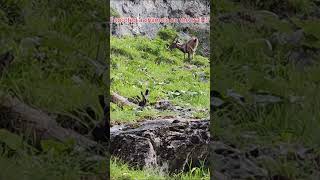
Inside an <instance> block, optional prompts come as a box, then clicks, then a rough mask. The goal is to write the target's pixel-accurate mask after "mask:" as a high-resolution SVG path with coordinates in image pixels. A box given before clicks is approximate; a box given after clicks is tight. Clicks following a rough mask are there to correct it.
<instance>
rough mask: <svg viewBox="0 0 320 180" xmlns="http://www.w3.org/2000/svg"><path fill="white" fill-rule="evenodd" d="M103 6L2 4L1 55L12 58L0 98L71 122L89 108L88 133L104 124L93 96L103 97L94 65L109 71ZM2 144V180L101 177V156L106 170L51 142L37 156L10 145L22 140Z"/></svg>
mask: <svg viewBox="0 0 320 180" xmlns="http://www.w3.org/2000/svg"><path fill="white" fill-rule="evenodd" d="M105 5H106V4H105V2H103V1H96V0H93V1H87V0H76V1H70V0H67V1H62V0H61V1H60V0H59V1H54V2H53V1H49V0H44V1H38V0H32V1H22V0H5V1H1V2H0V19H1V20H0V53H1V54H2V53H4V52H7V51H11V52H12V53H13V55H14V57H15V58H14V61H13V63H12V64H11V65H10V66H9V68H8V69H7V71H6V72H5V73H4V74H3V76H1V77H0V92H1V93H10V94H12V95H15V96H17V97H18V98H19V99H20V100H21V101H23V102H24V103H26V104H28V105H30V106H32V107H35V108H38V109H40V110H43V111H45V112H48V113H53V114H55V113H57V114H69V115H70V114H73V115H74V113H72V112H73V111H78V110H83V109H84V108H85V107H91V108H92V109H93V110H94V111H95V112H96V114H97V117H96V118H94V119H92V121H90V122H85V121H83V122H82V123H85V124H86V127H88V130H91V129H90V128H93V127H94V124H96V123H98V122H100V121H101V120H102V115H103V112H102V108H101V107H100V105H99V102H98V95H100V94H103V92H105V90H106V85H105V84H104V83H102V80H101V78H100V77H99V75H98V74H97V68H96V66H94V64H93V62H96V63H101V64H105V63H106V57H107V56H106V53H105V51H106V48H107V47H106V45H105V42H104V40H105V39H106V37H105V30H104V27H103V24H104V23H105V21H106V19H107V18H106V17H107V14H106V11H107V9H106V6H105ZM38 38H39V39H40V40H38ZM76 116H77V115H76ZM1 118H3V117H1ZM79 118H80V119H81V117H78V119H79ZM70 121H72V120H70ZM72 123H73V122H72ZM1 132H2V131H1ZM2 133H3V132H2ZM2 135H3V134H2ZM9 137H13V136H11V135H10V136H9ZM18 137H19V136H18ZM7 138H8V136H7V135H6V136H1V137H0V142H1V144H2V145H3V146H1V152H6V153H2V154H1V156H0V168H2V169H3V170H5V171H2V172H6V173H0V179H80V177H81V176H86V175H88V176H92V177H94V176H97V174H100V175H101V174H103V173H105V171H106V167H107V166H106V164H105V163H106V162H107V161H106V157H107V156H106V155H105V156H102V158H105V161H104V162H102V163H101V162H100V161H95V162H93V161H89V160H88V159H89V158H91V156H92V154H89V153H88V154H86V153H84V152H81V153H80V152H78V151H76V150H75V149H74V147H69V145H68V144H60V145H58V144H59V143H58V142H51V143H49V145H48V143H47V147H51V146H52V148H50V149H51V150H50V151H37V150H35V149H33V148H31V147H29V146H28V147H25V146H16V145H14V144H19V143H21V142H20V141H21V140H19V138H11V139H10V141H8V139H7ZM41 143H45V142H41ZM50 144H51V145H50ZM30 149H31V150H30ZM7 152H8V153H7ZM101 177H103V176H101ZM101 177H100V178H101Z"/></svg>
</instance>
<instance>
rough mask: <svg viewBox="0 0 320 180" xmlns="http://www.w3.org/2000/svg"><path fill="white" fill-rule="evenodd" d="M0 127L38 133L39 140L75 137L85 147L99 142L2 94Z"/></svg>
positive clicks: (62, 139)
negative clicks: (64, 126)
mask: <svg viewBox="0 0 320 180" xmlns="http://www.w3.org/2000/svg"><path fill="white" fill-rule="evenodd" d="M0 116H1V117H0V119H1V123H0V127H2V128H7V129H10V130H11V131H14V132H19V133H23V134H26V135H28V134H29V135H34V133H35V135H36V137H37V139H38V140H40V139H41V140H43V139H56V140H58V141H61V142H65V141H67V140H68V139H70V138H71V139H74V140H75V141H76V143H77V145H79V146H81V147H85V148H90V147H94V146H96V145H97V143H96V142H95V141H93V140H90V139H88V138H86V137H84V136H82V135H80V134H78V133H77V132H75V131H73V130H68V129H65V128H62V127H60V126H59V125H58V124H57V122H56V121H55V119H53V118H52V117H50V116H49V115H47V114H46V113H44V112H42V111H40V110H37V109H35V108H32V107H30V106H28V105H26V104H24V103H23V102H21V101H20V100H19V99H17V98H15V97H11V96H9V95H3V96H0Z"/></svg>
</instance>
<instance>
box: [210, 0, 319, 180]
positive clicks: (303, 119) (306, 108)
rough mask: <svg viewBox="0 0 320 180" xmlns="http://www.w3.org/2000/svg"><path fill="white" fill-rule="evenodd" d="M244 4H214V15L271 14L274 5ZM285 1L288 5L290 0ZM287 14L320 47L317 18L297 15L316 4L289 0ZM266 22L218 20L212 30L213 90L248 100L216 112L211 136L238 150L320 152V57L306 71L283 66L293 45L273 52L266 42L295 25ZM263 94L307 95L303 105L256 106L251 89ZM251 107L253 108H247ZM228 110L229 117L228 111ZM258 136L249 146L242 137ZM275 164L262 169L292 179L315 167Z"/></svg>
mask: <svg viewBox="0 0 320 180" xmlns="http://www.w3.org/2000/svg"><path fill="white" fill-rule="evenodd" d="M245 2H247V3H248V4H251V5H248V4H245V3H233V2H231V1H228V0H223V1H213V3H214V4H215V6H214V10H215V11H216V12H215V13H217V12H219V13H229V12H235V11H239V10H240V11H243V10H248V9H249V12H251V13H252V12H253V11H250V9H255V8H256V9H267V10H269V9H270V10H272V8H271V7H272V4H274V3H276V2H275V1H268V2H265V3H264V2H258V1H254V0H247V1H245ZM286 2H287V1H286ZM288 2H289V5H287V6H286V7H288V8H289V9H288V10H290V9H291V10H292V11H293V12H291V15H290V16H291V17H290V18H291V19H292V20H293V21H294V22H295V23H296V24H297V26H298V27H299V28H302V29H303V30H304V31H305V33H306V35H307V36H309V37H310V36H313V37H314V39H313V40H312V41H309V39H308V38H307V39H306V40H304V41H303V43H304V45H305V46H307V47H311V48H312V47H316V48H319V47H320V46H319V41H320V37H319V34H320V29H319V28H316V27H319V25H320V22H319V20H299V19H297V18H296V17H298V16H299V15H302V14H306V15H308V14H309V11H310V9H311V8H312V6H311V5H312V3H311V2H312V1H299V0H297V1H288ZM265 18H266V20H265V21H264V22H263V23H262V24H254V23H253V24H251V23H247V24H236V23H223V22H217V21H215V24H214V27H213V29H212V30H213V31H212V33H213V36H214V37H215V38H214V44H215V46H213V47H214V48H213V49H212V52H211V53H212V54H214V56H215V61H213V67H214V68H213V77H212V80H214V81H215V82H213V89H215V90H217V91H219V92H221V93H222V94H223V95H224V96H225V95H226V91H227V89H233V90H235V91H237V92H239V93H240V94H242V95H244V96H245V97H246V98H247V99H248V100H249V102H247V104H246V107H245V108H244V109H243V108H241V107H240V106H235V107H233V108H231V109H230V108H229V109H228V111H226V109H221V110H218V111H216V112H215V113H214V114H213V119H214V120H215V121H214V123H212V125H213V127H212V128H213V131H212V132H213V133H214V135H215V136H217V137H218V138H220V139H224V140H226V141H229V142H231V143H233V144H236V145H237V146H238V147H248V146H250V144H256V145H259V144H260V145H263V146H266V145H271V146H272V145H275V144H279V143H289V144H295V143H298V144H303V145H305V146H307V147H315V148H316V149H317V150H319V147H320V144H319V128H320V113H319V108H320V94H319V88H320V86H319V80H320V76H319V75H320V66H319V65H318V62H319V60H320V57H319V56H317V57H315V59H314V60H315V61H316V63H315V64H313V65H312V66H310V67H307V68H306V69H305V70H304V71H301V70H299V69H298V68H296V67H294V66H291V65H290V64H287V65H285V63H284V62H285V61H286V58H287V57H286V55H287V53H288V52H289V50H294V48H295V47H294V46H290V45H278V46H275V47H274V49H273V52H271V53H270V51H268V48H267V47H266V45H265V43H264V42H263V40H261V39H263V38H268V37H270V36H271V34H272V33H274V32H280V33H292V32H293V31H294V27H293V26H292V25H290V24H289V23H287V22H285V21H280V20H277V19H275V18H273V17H272V16H269V17H268V15H266V17H265ZM258 90H262V91H265V92H268V93H271V94H275V95H278V96H282V97H284V98H285V99H290V97H291V96H297V97H304V100H303V101H302V102H301V103H290V102H288V101H286V102H283V103H281V104H279V105H274V106H272V105H271V106H268V108H252V106H251V102H250V91H258ZM249 107H250V108H249ZM226 112H228V113H226ZM248 131H250V132H256V133H257V136H256V137H255V138H254V139H253V140H252V141H250V142H248V141H245V142H244V141H242V140H241V138H238V137H239V136H240V135H241V134H244V133H245V132H248ZM277 160H278V161H279V162H278V163H277V164H274V165H266V164H265V165H264V166H266V167H268V166H269V167H268V169H269V170H270V174H276V173H280V174H283V175H284V176H287V177H290V178H293V179H295V178H305V176H304V173H305V172H302V171H301V169H302V168H301V167H304V168H306V169H311V168H313V167H314V166H313V165H312V164H308V163H305V164H303V165H297V164H296V163H294V162H292V161H291V162H290V160H289V161H288V160H286V159H280V158H279V159H277Z"/></svg>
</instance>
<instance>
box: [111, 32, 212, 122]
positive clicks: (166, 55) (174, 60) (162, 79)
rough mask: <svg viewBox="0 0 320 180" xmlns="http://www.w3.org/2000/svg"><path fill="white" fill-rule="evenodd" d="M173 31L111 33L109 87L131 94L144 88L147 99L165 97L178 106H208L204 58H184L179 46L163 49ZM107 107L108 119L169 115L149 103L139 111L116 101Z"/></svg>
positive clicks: (201, 107)
mask: <svg viewBox="0 0 320 180" xmlns="http://www.w3.org/2000/svg"><path fill="white" fill-rule="evenodd" d="M175 35H176V32H174V31H173V30H166V29H165V30H161V31H160V32H159V36H158V37H157V38H155V39H153V40H150V39H148V38H146V37H124V38H116V37H111V91H113V92H117V93H119V94H120V95H122V96H124V97H135V96H137V95H140V92H141V91H145V89H147V88H148V89H149V90H150V96H149V101H150V102H151V103H153V102H156V101H158V100H163V99H167V100H171V101H172V102H173V103H174V104H176V105H180V106H182V107H194V108H198V109H203V108H207V109H208V107H209V103H210V102H209V98H208V97H209V61H208V58H205V57H202V56H200V55H196V56H195V57H194V59H193V60H192V61H191V62H187V61H188V60H186V61H184V60H183V53H182V52H180V51H179V50H174V51H172V52H171V51H169V50H167V49H166V46H167V44H168V43H169V42H171V41H172V38H173V37H174V36H175ZM160 37H161V38H163V39H167V41H165V40H163V39H161V38H160ZM111 108H112V109H111V111H112V112H111V122H121V121H123V122H127V121H135V120H139V119H146V118H148V117H149V118H152V117H157V116H167V115H172V112H166V111H164V112H161V111H156V110H154V109H152V108H149V107H147V108H145V109H143V110H142V111H135V110H133V109H130V108H124V109H122V108H119V107H117V106H116V105H112V106H111ZM207 113H208V112H207Z"/></svg>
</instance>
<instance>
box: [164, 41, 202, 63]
mask: <svg viewBox="0 0 320 180" xmlns="http://www.w3.org/2000/svg"><path fill="white" fill-rule="evenodd" d="M198 44H199V40H198V38H196V37H192V38H191V39H190V40H189V41H188V42H186V43H183V44H182V43H180V42H179V41H178V37H177V36H176V37H175V38H174V40H173V41H172V43H171V44H170V45H169V47H168V49H169V50H172V49H174V48H177V49H179V50H180V51H182V52H183V55H184V59H186V54H188V59H189V60H191V59H193V56H194V54H195V52H196V50H197V48H198Z"/></svg>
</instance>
